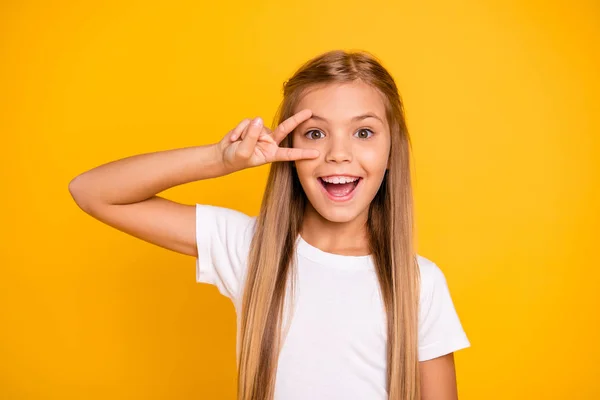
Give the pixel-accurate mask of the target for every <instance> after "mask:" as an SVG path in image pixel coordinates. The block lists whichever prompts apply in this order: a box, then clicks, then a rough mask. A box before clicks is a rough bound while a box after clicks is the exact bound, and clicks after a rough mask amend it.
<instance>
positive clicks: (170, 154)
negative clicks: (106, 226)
mask: <svg viewBox="0 0 600 400" xmlns="http://www.w3.org/2000/svg"><path fill="white" fill-rule="evenodd" d="M229 172H230V171H227V170H226V168H225V167H224V164H223V160H222V156H221V154H220V153H219V149H218V148H217V145H216V144H215V145H206V146H194V147H185V148H180V149H174V150H164V151H159V152H154V153H146V154H138V155H134V156H131V157H127V158H123V159H120V160H116V161H112V162H109V163H107V164H103V165H100V166H98V167H96V168H93V169H91V170H89V171H86V172H84V173H82V174H80V175H78V176H77V177H75V178H74V179H73V180H72V181H71V182H70V183H69V191H70V192H71V195H72V196H73V198H74V199H75V201H76V202H77V203H86V204H89V203H104V204H131V203H137V202H140V201H143V200H146V199H149V198H150V197H153V196H154V195H156V194H157V193H160V192H162V191H164V190H167V189H169V188H171V187H174V186H178V185H181V184H184V183H188V182H193V181H197V180H202V179H209V178H215V177H218V176H223V175H226V174H228V173H229Z"/></svg>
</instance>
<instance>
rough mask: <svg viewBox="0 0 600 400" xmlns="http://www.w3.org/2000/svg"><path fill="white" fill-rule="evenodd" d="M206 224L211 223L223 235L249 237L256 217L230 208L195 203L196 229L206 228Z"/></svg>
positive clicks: (252, 231) (254, 225)
mask: <svg viewBox="0 0 600 400" xmlns="http://www.w3.org/2000/svg"><path fill="white" fill-rule="evenodd" d="M208 224H213V225H214V226H213V228H214V229H216V230H217V231H218V232H219V233H220V234H221V235H223V236H225V237H232V236H238V237H240V236H241V237H245V238H249V237H251V236H252V234H253V233H254V229H255V227H256V217H252V216H249V215H247V214H245V213H243V212H241V211H238V210H234V209H232V208H226V207H219V206H213V205H210V204H196V228H197V230H203V229H206V228H207V226H206V225H208Z"/></svg>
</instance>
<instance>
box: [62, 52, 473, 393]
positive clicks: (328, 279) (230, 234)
mask: <svg viewBox="0 0 600 400" xmlns="http://www.w3.org/2000/svg"><path fill="white" fill-rule="evenodd" d="M276 121H277V124H275V125H276V128H275V129H274V130H273V131H271V130H270V129H268V128H267V127H265V126H263V123H262V120H261V119H260V118H255V119H253V120H252V121H249V120H248V119H245V120H243V121H241V122H240V123H239V125H238V126H237V127H235V128H234V129H233V130H231V131H230V132H229V133H228V134H227V135H226V136H225V137H224V138H223V139H222V140H221V141H220V142H219V143H216V144H213V145H207V146H197V147H189V148H182V149H176V150H169V151H162V152H156V153H150V154H141V155H136V156H132V157H129V158H125V159H122V160H117V161H113V162H111V163H108V164H105V165H102V166H99V167H97V168H94V169H92V170H90V171H87V172H85V173H83V174H81V175H79V176H77V177H76V178H75V179H73V181H71V183H70V185H69V190H70V192H71V194H72V196H73V198H74V200H75V201H76V202H77V204H78V205H79V207H80V208H81V209H82V210H84V211H85V212H87V213H88V214H90V215H91V216H93V217H95V218H97V219H98V220H100V221H102V222H104V223H106V224H109V225H111V226H113V227H115V228H117V229H119V230H121V231H123V232H126V233H129V234H131V235H134V236H136V237H138V238H141V239H143V240H146V241H148V242H151V243H155V244H157V245H159V246H162V247H164V248H167V249H171V250H174V251H178V252H181V253H183V254H188V255H191V256H194V257H196V277H197V281H198V282H204V283H210V284H214V285H216V286H217V287H218V288H219V291H220V292H221V293H222V294H223V295H225V296H227V297H229V298H231V299H232V301H233V303H234V305H235V308H236V312H237V322H238V325H237V326H238V336H237V339H238V340H237V349H236V354H237V365H238V399H241V400H267V399H277V400H291V399H303V400H307V399H344V400H350V399H367V400H374V399H393V400H416V399H427V400H442V399H456V398H457V393H456V380H455V370H454V360H453V352H454V351H456V350H459V349H462V348H465V347H468V346H469V345H470V344H469V341H468V339H467V337H466V335H465V333H464V331H463V329H462V326H461V323H460V321H459V318H458V316H457V313H456V311H455V309H454V306H453V303H452V300H451V297H450V294H449V292H448V287H447V284H446V281H445V278H444V275H443V273H442V271H441V270H440V269H439V268H438V267H437V265H436V264H434V263H433V262H432V261H430V260H428V259H426V258H424V257H422V256H420V255H417V254H416V251H415V250H414V243H413V210H412V191H411V184H410V168H409V166H410V162H409V145H410V142H409V137H408V133H407V129H406V124H405V119H404V114H403V106H402V103H401V99H400V96H399V94H398V90H397V88H396V84H395V82H394V80H393V78H392V77H391V76H390V74H389V73H388V71H386V69H385V68H384V67H383V66H382V65H381V63H380V62H379V61H378V60H377V59H376V58H375V57H374V56H372V55H370V54H369V53H367V52H344V51H331V52H328V53H325V54H322V55H320V56H318V57H316V58H314V59H312V60H310V61H308V62H307V63H306V64H305V65H303V66H302V67H301V68H300V69H299V70H298V71H297V72H296V73H295V74H294V76H293V77H292V78H291V79H290V80H289V81H287V82H286V83H285V86H284V98H283V102H282V104H281V107H280V109H279V110H278V116H277V117H276ZM265 163H273V164H271V169H270V174H269V177H268V183H267V187H266V190H265V194H264V198H263V202H262V206H261V209H260V212H259V215H258V216H257V217H249V216H247V215H245V214H243V213H241V212H238V211H234V210H231V209H226V208H221V207H215V206H210V205H200V204H196V205H182V204H178V203H175V202H172V201H169V200H167V199H164V198H161V197H158V196H157V195H156V194H157V193H160V192H161V191H164V190H166V189H168V188H170V187H173V186H176V185H180V184H183V183H186V182H191V181H195V180H200V179H208V178H214V177H218V176H223V175H226V174H229V173H232V172H234V171H239V170H241V169H243V168H250V167H255V166H258V165H262V164H265Z"/></svg>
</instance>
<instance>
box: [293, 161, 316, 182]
mask: <svg viewBox="0 0 600 400" xmlns="http://www.w3.org/2000/svg"><path fill="white" fill-rule="evenodd" d="M318 164H319V162H318V161H317V160H298V161H294V165H295V166H296V172H297V173H298V178H299V179H300V181H301V182H304V181H306V180H309V179H312V178H313V171H314V170H315V168H316V167H317V166H318Z"/></svg>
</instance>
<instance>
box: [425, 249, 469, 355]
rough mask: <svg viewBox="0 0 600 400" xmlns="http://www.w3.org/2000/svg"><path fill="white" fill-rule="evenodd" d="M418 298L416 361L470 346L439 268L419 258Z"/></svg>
mask: <svg viewBox="0 0 600 400" xmlns="http://www.w3.org/2000/svg"><path fill="white" fill-rule="evenodd" d="M419 265H420V270H421V299H420V309H419V361H426V360H430V359H432V358H436V357H440V356H443V355H446V354H449V353H452V352H454V351H457V350H460V349H464V348H466V347H470V345H471V344H470V342H469V340H468V338H467V335H466V334H465V332H464V330H463V328H462V325H461V323H460V319H459V317H458V314H457V313H456V309H455V308H454V304H453V302H452V298H451V297H450V291H449V289H448V285H447V283H446V277H445V276H444V273H443V272H442V270H441V269H440V268H439V267H438V266H437V265H436V264H435V263H433V262H431V261H429V260H427V259H426V258H423V257H419Z"/></svg>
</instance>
